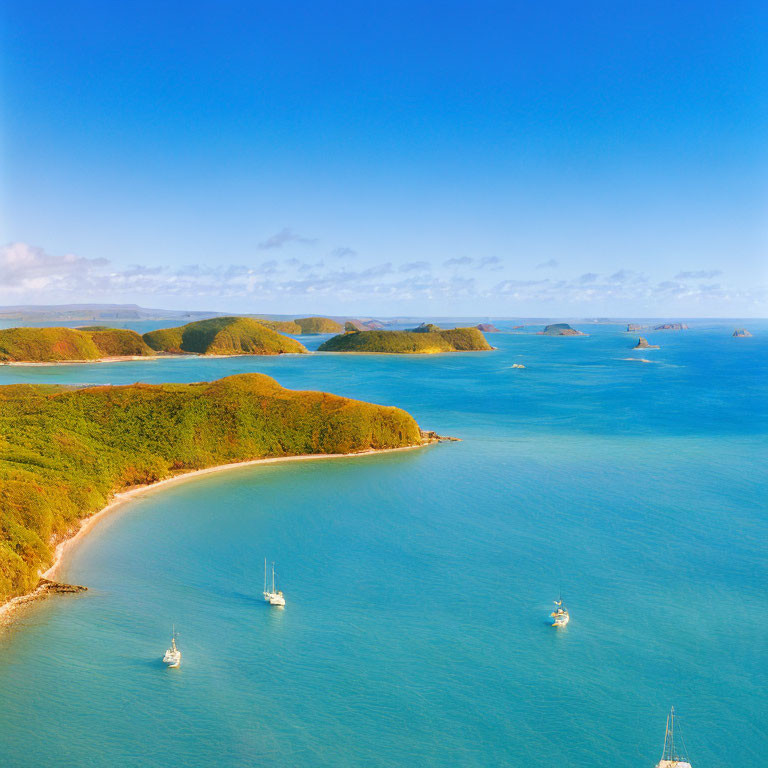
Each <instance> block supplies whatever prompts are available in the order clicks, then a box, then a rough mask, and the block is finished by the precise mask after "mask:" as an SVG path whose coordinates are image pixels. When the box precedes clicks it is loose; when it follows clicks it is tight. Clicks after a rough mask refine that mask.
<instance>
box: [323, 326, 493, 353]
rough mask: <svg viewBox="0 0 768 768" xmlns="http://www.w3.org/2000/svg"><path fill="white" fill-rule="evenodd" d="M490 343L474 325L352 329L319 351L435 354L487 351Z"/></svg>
mask: <svg viewBox="0 0 768 768" xmlns="http://www.w3.org/2000/svg"><path fill="white" fill-rule="evenodd" d="M492 349H493V347H492V346H491V345H490V344H489V343H488V342H487V341H486V340H485V336H483V334H482V333H480V331H478V330H477V328H453V329H450V330H445V331H425V332H418V333H415V332H414V331H352V332H350V333H343V334H340V335H339V336H334V337H333V338H332V339H328V341H326V342H324V343H323V344H321V345H320V346H319V348H318V351H319V352H372V353H384V354H436V353H440V352H476V351H488V350H492Z"/></svg>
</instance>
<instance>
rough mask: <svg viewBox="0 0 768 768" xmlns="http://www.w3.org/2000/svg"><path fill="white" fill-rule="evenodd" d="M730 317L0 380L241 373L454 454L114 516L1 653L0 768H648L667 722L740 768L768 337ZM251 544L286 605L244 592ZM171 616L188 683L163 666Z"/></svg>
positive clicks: (81, 369)
mask: <svg viewBox="0 0 768 768" xmlns="http://www.w3.org/2000/svg"><path fill="white" fill-rule="evenodd" d="M749 327H750V330H752V331H753V333H755V336H754V338H752V339H732V338H730V333H731V332H732V326H731V325H728V326H717V325H716V324H710V325H709V326H707V327H700V328H697V329H693V330H691V331H688V332H684V333H671V332H667V333H656V334H654V333H650V334H646V335H647V336H648V338H649V341H651V343H658V344H660V345H661V349H659V350H650V351H645V350H644V351H643V352H642V353H633V352H631V351H630V350H629V349H628V347H630V346H631V344H632V343H634V339H633V337H630V336H628V335H627V334H624V333H622V332H621V330H620V328H619V327H618V326H588V327H584V330H587V331H588V332H589V333H590V335H589V336H588V337H584V338H570V339H568V338H565V339H564V338H547V337H537V336H530V335H519V334H506V333H505V334H495V335H492V336H489V338H490V339H491V340H492V343H494V344H495V345H496V346H498V347H499V348H500V349H499V350H498V351H497V352H493V353H474V354H456V355H442V356H418V357H398V356H375V355H359V356H344V355H331V354H328V355H314V356H312V357H309V358H308V357H303V356H287V357H280V358H248V357H241V358H232V359H216V360H205V359H199V358H189V359H174V360H162V361H151V362H146V361H140V362H126V363H115V364H99V365H78V366H57V367H50V368H49V367H45V368H42V367H38V368H23V367H13V368H8V367H5V368H3V367H0V383H10V382H12V381H32V382H47V383H56V382H60V383H92V384H96V383H113V384H119V383H128V382H133V381H139V380H141V381H200V380H207V379H212V378H217V377H220V376H224V375H228V374H231V373H240V372H244V371H261V372H265V373H268V374H269V375H271V376H274V377H275V378H276V379H277V380H278V381H280V383H281V384H283V385H285V386H288V387H291V388H300V389H324V390H327V391H331V392H335V393H338V394H342V395H348V396H352V397H359V398H362V399H367V400H371V401H373V402H379V403H386V404H393V405H399V406H402V407H404V408H406V409H407V410H409V411H410V412H411V413H413V414H414V416H415V417H416V418H417V419H418V421H419V422H420V424H421V425H422V426H423V427H425V428H428V429H436V430H437V431H438V432H440V433H443V434H451V435H456V436H459V437H461V438H463V442H460V443H445V444H441V445H438V446H434V447H430V448H426V449H424V450H421V451H414V452H406V453H402V454H391V455H381V456H370V457H364V458H355V459H338V460H328V461H315V462H307V463H300V462H294V463H290V464H288V463H286V464H277V465H269V466H263V467H253V468H244V469H237V470H232V471H229V472H225V473H221V474H219V475H213V476H207V477H202V478H199V479H195V480H193V481H190V482H187V483H184V484H181V485H178V486H175V487H171V488H168V489H166V490H162V491H157V492H151V493H149V494H146V495H144V496H143V497H139V498H138V499H137V500H136V501H135V502H133V503H131V504H130V505H129V506H126V507H125V508H124V509H123V511H122V512H120V513H117V514H115V515H112V516H110V517H108V518H106V519H105V520H104V521H103V522H101V523H100V524H99V525H98V526H97V527H96V528H95V529H94V531H93V533H92V534H91V535H90V536H89V537H88V538H87V539H86V540H85V541H84V542H83V543H82V544H81V545H80V546H79V547H78V548H77V550H76V553H75V555H74V557H72V558H71V559H70V560H69V561H68V564H67V566H66V569H65V573H64V574H63V576H64V577H65V578H67V579H69V580H72V581H74V582H77V583H85V584H87V585H88V586H89V587H90V590H89V592H87V593H85V594H84V595H82V596H77V597H60V598H52V599H50V600H48V601H47V602H45V603H41V604H36V605H34V606H32V607H30V608H27V609H25V610H24V613H23V614H22V620H21V621H20V622H18V623H17V624H16V625H15V627H14V628H13V629H12V630H11V631H10V632H8V633H6V634H4V635H2V636H0V745H2V747H3V756H4V758H5V762H3V761H0V762H2V764H3V765H10V766H38V767H39V766H59V765H67V766H91V765H120V766H167V765H169V764H171V765H187V766H242V765H261V764H267V763H269V764H271V765H276V766H299V765H300V766H361V765H365V766H403V765H410V764H411V763H413V762H415V761H418V762H420V763H422V764H424V765H429V766H491V765H510V766H523V765H526V766H550V765H552V764H553V762H556V763H557V764H561V765H564V766H578V767H581V766H584V768H586V767H587V766H590V768H594V767H595V766H606V767H607V766H611V767H613V766H652V765H654V764H655V763H656V761H657V760H658V757H659V753H660V748H661V744H662V741H663V736H664V719H665V717H666V712H667V710H668V708H669V707H670V706H671V705H672V704H674V705H675V707H676V709H677V711H678V713H679V715H680V725H681V727H682V730H683V735H684V737H685V741H686V744H687V746H688V749H689V752H690V756H691V758H692V761H693V764H694V766H695V768H703V767H704V766H709V767H712V766H726V765H731V764H733V762H734V756H735V755H738V756H739V761H740V762H741V763H744V764H748V765H755V766H757V765H760V764H761V762H762V761H763V759H764V756H765V754H768V736H766V727H765V726H766V720H765V715H764V712H765V710H766V709H767V708H768V706H767V705H768V694H766V690H767V689H766V683H768V675H767V674H766V663H768V643H767V642H766V639H765V630H764V628H763V627H762V622H761V621H760V619H759V617H760V616H762V615H765V613H766V611H768V599H766V592H765V585H766V583H768V578H767V577H768V572H767V571H768V568H767V567H766V558H765V551H766V546H765V542H766V540H768V524H767V522H766V510H765V498H766V496H768V494H767V493H766V491H767V490H768V471H767V470H766V462H765V458H766V451H765V437H766V432H768V409H767V408H766V402H767V401H768V398H767V397H766V395H768V384H767V383H768V375H767V374H768V363H767V361H768V324H766V323H756V322H753V323H751V324H750V326H749ZM302 340H303V341H306V342H307V343H308V344H311V345H313V346H315V347H316V346H317V344H319V341H320V340H319V339H317V338H314V339H312V338H310V337H307V338H305V339H302ZM641 356H642V357H645V358H646V359H650V360H652V362H650V363H643V362H639V361H637V360H635V359H630V360H627V359H625V358H636V357H641ZM515 362H521V363H523V364H525V366H526V368H525V369H513V368H512V367H511V366H512V364H513V363H515ZM265 556H266V557H268V558H270V559H274V560H276V561H277V568H278V580H279V582H280V585H281V586H282V587H283V588H284V589H285V591H286V595H287V599H288V606H287V608H286V609H285V610H284V611H281V610H279V609H270V608H269V607H268V606H266V605H265V604H264V603H263V601H261V599H260V593H261V589H262V579H263V558H264V557H265ZM561 588H562V590H563V595H564V597H565V599H566V602H567V604H568V606H569V608H570V610H571V614H572V617H573V618H572V621H571V623H570V625H569V626H568V628H567V629H566V630H564V631H558V630H553V629H552V628H550V627H549V626H548V625H547V616H548V612H549V610H550V608H551V600H552V599H554V598H555V597H556V596H557V593H558V590H559V589H561ZM172 623H175V625H176V628H177V630H178V632H179V646H180V648H181V649H182V651H183V654H184V661H183V664H182V667H181V668H180V669H179V670H165V669H164V668H163V666H162V664H161V663H160V657H161V656H162V653H163V652H164V650H165V648H166V647H167V643H168V640H169V633H170V627H171V624H172ZM63 755H65V756H66V757H65V758H63V757H62V756H63Z"/></svg>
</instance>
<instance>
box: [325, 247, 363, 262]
mask: <svg viewBox="0 0 768 768" xmlns="http://www.w3.org/2000/svg"><path fill="white" fill-rule="evenodd" d="M331 256H333V258H334V259H351V258H353V257H355V256H357V251H356V250H354V249H353V248H347V247H346V246H340V247H339V248H334V249H333V250H332V251H331Z"/></svg>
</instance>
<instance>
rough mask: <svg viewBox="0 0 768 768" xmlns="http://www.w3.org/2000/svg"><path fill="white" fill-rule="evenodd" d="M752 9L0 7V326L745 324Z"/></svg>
mask: <svg viewBox="0 0 768 768" xmlns="http://www.w3.org/2000/svg"><path fill="white" fill-rule="evenodd" d="M767 34H768V5H765V4H763V3H761V2H757V1H754V2H741V0H729V1H728V2H722V1H721V2H711V0H699V1H698V2H685V1H684V0H683V1H682V2H677V3H670V2H668V0H665V2H656V1H655V0H650V1H649V2H643V3H629V4H624V3H615V2H607V1H606V2H591V1H590V0H584V2H581V3H564V2H557V1H554V2H550V3H534V2H515V0H506V2H484V1H483V0H479V1H478V2H471V3H468V2H466V1H464V2H453V1H452V0H443V2H441V3H435V2H417V1H416V0H411V1H410V2H399V0H390V2H388V3H381V2H366V1H365V0H359V1H358V2H350V3H346V2H323V1H322V0H313V1H312V2H291V1H290V0H279V1H277V2H272V1H271V0H259V1H258V2H257V1H256V0H237V1H236V0H218V1H217V2H214V1H213V0H211V1H210V2H205V3H200V2H193V0H185V1H184V2H170V1H166V2H163V1H162V0H153V2H142V1H131V0H126V2H123V3H111V2H104V1H103V0H40V1H38V2H34V3H32V2H29V1H28V0H4V2H3V3H2V4H0V88H1V97H2V104H1V106H2V109H1V110H0V214H1V216H0V304H2V305H15V304H30V303H35V304H51V303H82V302H104V303H138V304H141V305H142V306H150V307H163V308H172V309H201V310H212V311H213V310H215V311H231V312H256V313H258V312H264V313H280V314H296V315H300V314H335V315H343V314H349V315H363V316H369V315H373V316H376V315H378V316H396V315H403V314H409V315H420V316H428V315H432V316H462V315H464V316H489V317H492V316H497V317H515V316H541V317H544V316H546V317H559V316H562V317H565V316H567V317H573V316H583V317H600V316H615V317H628V316H641V317H717V316H722V317H766V316H768V249H767V248H766V246H767V245H768V216H766V213H768V142H766V137H768V46H766V45H765V40H766V35H767Z"/></svg>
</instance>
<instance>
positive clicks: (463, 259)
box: [443, 256, 474, 267]
mask: <svg viewBox="0 0 768 768" xmlns="http://www.w3.org/2000/svg"><path fill="white" fill-rule="evenodd" d="M472 263H474V259H470V258H469V256H455V257H454V258H452V259H448V260H447V261H444V262H443V266H445V267H468V266H470V265H471V264H472Z"/></svg>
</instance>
